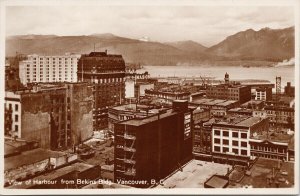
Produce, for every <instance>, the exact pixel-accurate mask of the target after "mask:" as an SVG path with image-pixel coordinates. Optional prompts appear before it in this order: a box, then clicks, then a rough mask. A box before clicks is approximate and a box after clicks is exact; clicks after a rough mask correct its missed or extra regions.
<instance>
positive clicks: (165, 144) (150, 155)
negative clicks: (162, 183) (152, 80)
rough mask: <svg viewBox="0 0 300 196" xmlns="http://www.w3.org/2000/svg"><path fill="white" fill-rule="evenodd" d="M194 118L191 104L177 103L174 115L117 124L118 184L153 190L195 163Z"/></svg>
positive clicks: (115, 173)
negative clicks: (161, 180) (187, 163)
mask: <svg viewBox="0 0 300 196" xmlns="http://www.w3.org/2000/svg"><path fill="white" fill-rule="evenodd" d="M192 116H193V113H192V110H190V109H188V103H187V102H175V103H174V105H173V110H172V111H170V112H165V113H158V114H155V115H152V116H149V117H146V118H144V119H131V120H128V121H124V122H121V123H118V124H116V125H115V130H114V134H115V151H114V152H115V154H114V155H115V167H114V175H115V177H114V180H115V181H116V182H117V181H120V180H122V181H124V182H128V181H129V182H130V181H143V182H145V183H142V184H135V183H133V184H130V186H135V187H149V186H150V185H151V182H152V181H153V180H155V181H156V182H157V183H158V182H159V180H160V179H163V178H165V177H166V176H168V175H170V174H171V173H172V172H174V171H175V170H176V169H180V168H181V166H182V165H183V164H185V163H186V162H187V161H189V160H191V159H192ZM151 180H152V181H151Z"/></svg>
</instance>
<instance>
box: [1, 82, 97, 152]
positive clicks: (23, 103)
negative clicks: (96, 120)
mask: <svg viewBox="0 0 300 196" xmlns="http://www.w3.org/2000/svg"><path fill="white" fill-rule="evenodd" d="M92 102H93V94H92V89H91V88H89V87H88V86H87V84H86V83H80V84H78V83H69V84H59V85H58V84H56V85H53V84H43V85H39V86H36V87H35V88H34V89H33V90H26V91H17V92H14V93H13V92H6V95H5V107H6V109H11V110H12V121H13V122H12V123H11V128H10V131H8V133H9V134H8V135H9V136H12V137H17V138H21V139H25V140H28V141H37V142H39V145H40V147H42V148H46V149H52V150H55V149H64V148H69V147H72V146H73V145H76V144H78V143H80V142H82V141H84V140H86V139H89V138H90V137H91V136H92V134H93V127H92Z"/></svg>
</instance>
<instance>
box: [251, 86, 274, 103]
mask: <svg viewBox="0 0 300 196" xmlns="http://www.w3.org/2000/svg"><path fill="white" fill-rule="evenodd" d="M255 100H258V101H271V100H272V88H258V89H256V91H255Z"/></svg>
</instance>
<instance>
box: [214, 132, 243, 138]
mask: <svg viewBox="0 0 300 196" xmlns="http://www.w3.org/2000/svg"><path fill="white" fill-rule="evenodd" d="M222 132H223V137H229V131H222ZM231 133H232V137H235V138H238V137H239V132H231ZM214 135H217V136H220V135H221V131H220V130H214ZM240 135H241V138H243V139H247V133H241V134H240Z"/></svg>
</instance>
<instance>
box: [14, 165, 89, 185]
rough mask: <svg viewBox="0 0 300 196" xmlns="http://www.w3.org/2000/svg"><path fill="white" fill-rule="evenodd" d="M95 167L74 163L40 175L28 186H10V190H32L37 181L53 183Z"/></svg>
mask: <svg viewBox="0 0 300 196" xmlns="http://www.w3.org/2000/svg"><path fill="white" fill-rule="evenodd" d="M92 167H94V166H93V165H89V164H86V163H80V162H78V163H74V164H72V165H68V166H65V167H63V168H60V169H56V170H52V171H50V172H47V173H45V174H42V175H39V176H37V177H35V178H32V179H31V182H33V183H30V184H26V183H21V184H20V185H14V186H10V187H9V188H10V189H16V188H18V189H20V188H22V189H26V188H30V187H32V186H34V185H35V183H34V182H36V181H43V180H46V181H51V180H55V179H57V178H59V177H61V176H64V175H66V174H68V173H71V172H73V171H78V172H83V171H85V170H88V169H90V168H92Z"/></svg>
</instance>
